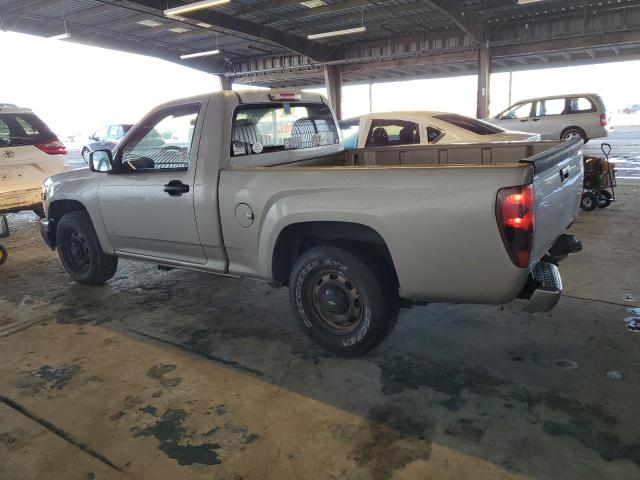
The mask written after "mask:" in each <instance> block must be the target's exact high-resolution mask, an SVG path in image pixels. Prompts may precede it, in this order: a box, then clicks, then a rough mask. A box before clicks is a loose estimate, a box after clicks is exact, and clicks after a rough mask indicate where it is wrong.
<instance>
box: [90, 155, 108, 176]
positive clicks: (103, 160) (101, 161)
mask: <svg viewBox="0 0 640 480" xmlns="http://www.w3.org/2000/svg"><path fill="white" fill-rule="evenodd" d="M89 170H91V171H92V172H110V171H111V170H113V154H112V153H111V150H95V151H93V152H91V153H90V154H89Z"/></svg>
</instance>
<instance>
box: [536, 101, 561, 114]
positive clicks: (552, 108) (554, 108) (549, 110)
mask: <svg viewBox="0 0 640 480" xmlns="http://www.w3.org/2000/svg"><path fill="white" fill-rule="evenodd" d="M564 112H565V99H564V98H550V99H547V100H538V101H537V102H536V112H535V115H534V116H535V117H547V116H549V115H562V114H563V113H564Z"/></svg>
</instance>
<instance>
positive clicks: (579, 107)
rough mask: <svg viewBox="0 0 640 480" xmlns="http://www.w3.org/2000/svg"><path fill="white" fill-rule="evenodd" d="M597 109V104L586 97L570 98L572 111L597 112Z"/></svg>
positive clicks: (570, 110) (570, 109)
mask: <svg viewBox="0 0 640 480" xmlns="http://www.w3.org/2000/svg"><path fill="white" fill-rule="evenodd" d="M595 111H596V106H595V105H594V104H593V102H592V101H591V100H589V99H588V98H586V97H572V98H569V112H570V113H588V112H595Z"/></svg>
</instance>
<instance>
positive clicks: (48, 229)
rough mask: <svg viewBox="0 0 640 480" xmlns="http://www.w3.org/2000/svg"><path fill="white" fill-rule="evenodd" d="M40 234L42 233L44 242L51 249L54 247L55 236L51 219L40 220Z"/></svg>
mask: <svg viewBox="0 0 640 480" xmlns="http://www.w3.org/2000/svg"><path fill="white" fill-rule="evenodd" d="M40 235H42V239H43V240H44V243H46V244H47V246H48V247H49V248H50V249H51V250H53V249H54V248H56V237H55V228H54V224H53V221H51V220H49V219H47V218H43V219H42V220H41V221H40Z"/></svg>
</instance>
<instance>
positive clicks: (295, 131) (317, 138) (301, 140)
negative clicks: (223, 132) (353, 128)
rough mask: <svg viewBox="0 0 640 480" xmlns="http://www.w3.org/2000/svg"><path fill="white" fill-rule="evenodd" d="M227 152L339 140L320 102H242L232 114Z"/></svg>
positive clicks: (252, 152)
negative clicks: (257, 103)
mask: <svg viewBox="0 0 640 480" xmlns="http://www.w3.org/2000/svg"><path fill="white" fill-rule="evenodd" d="M232 138H233V140H232V144H231V156H233V157H238V156H242V155H256V154H260V153H269V152H278V151H282V150H298V149H303V148H311V147H320V146H325V145H333V144H337V143H339V142H340V137H339V135H338V132H337V129H336V125H335V122H334V120H333V114H332V113H331V109H329V107H328V106H327V105H325V104H324V103H308V104H290V103H269V104H260V105H242V106H240V107H238V108H237V109H236V112H235V115H234V118H233V137H232Z"/></svg>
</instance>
